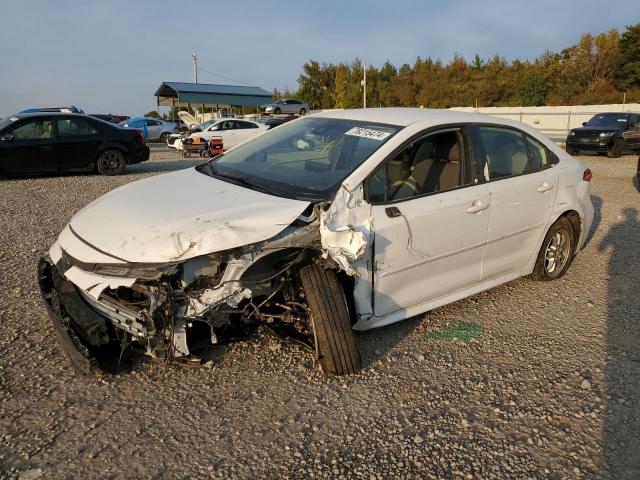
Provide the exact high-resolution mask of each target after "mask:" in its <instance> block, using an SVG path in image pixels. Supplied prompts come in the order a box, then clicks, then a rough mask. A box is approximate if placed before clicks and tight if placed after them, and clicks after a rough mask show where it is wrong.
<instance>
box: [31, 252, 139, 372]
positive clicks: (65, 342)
mask: <svg viewBox="0 0 640 480" xmlns="http://www.w3.org/2000/svg"><path fill="white" fill-rule="evenodd" d="M38 286H39V287H40V293H41V294H42V299H43V301H44V304H45V307H46V308H47V313H48V314H49V318H50V319H51V322H52V324H53V327H54V329H55V331H56V334H57V335H58V340H59V342H60V345H61V346H62V349H63V350H64V352H65V354H66V355H67V357H68V358H69V361H70V362H71V365H72V366H73V367H74V368H75V369H76V370H77V371H78V372H80V373H83V374H89V373H91V372H93V371H95V370H96V369H97V368H99V369H102V370H105V371H107V372H112V373H114V372H117V371H120V370H122V369H123V368H126V367H127V365H126V358H122V360H123V361H124V363H123V362H118V365H115V364H114V363H113V352H114V350H116V351H117V350H118V347H117V345H114V343H113V340H112V338H111V336H110V334H109V326H108V324H107V322H106V320H105V319H104V318H102V317H101V316H100V315H98V314H97V313H96V312H94V311H93V310H92V309H91V308H89V307H88V306H87V304H86V303H85V302H84V300H83V299H82V298H81V297H80V295H79V294H78V291H77V290H76V288H75V287H74V286H73V284H72V283H71V282H69V281H68V280H66V279H65V278H64V277H63V276H62V275H60V273H59V272H58V269H57V268H56V267H55V266H53V265H51V263H49V262H48V261H47V260H45V259H44V258H41V259H40V261H39V262H38ZM120 357H121V355H120V356H118V357H117V358H120Z"/></svg>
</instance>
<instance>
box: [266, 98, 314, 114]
mask: <svg viewBox="0 0 640 480" xmlns="http://www.w3.org/2000/svg"><path fill="white" fill-rule="evenodd" d="M309 110H311V109H310V108H309V104H308V103H305V102H301V101H300V100H291V99H288V100H287V99H284V98H281V99H280V100H276V101H275V102H273V103H269V104H267V105H262V111H263V112H264V113H274V114H276V115H278V114H280V113H287V114H293V115H306V114H307V113H308V112H309Z"/></svg>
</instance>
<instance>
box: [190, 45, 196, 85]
mask: <svg viewBox="0 0 640 480" xmlns="http://www.w3.org/2000/svg"><path fill="white" fill-rule="evenodd" d="M191 58H192V59H193V83H198V55H196V52H193V53H192V54H191Z"/></svg>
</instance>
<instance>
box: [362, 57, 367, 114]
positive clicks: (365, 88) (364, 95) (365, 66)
mask: <svg viewBox="0 0 640 480" xmlns="http://www.w3.org/2000/svg"><path fill="white" fill-rule="evenodd" d="M363 65H364V79H363V80H362V82H361V83H362V86H363V87H364V93H363V95H362V103H363V105H364V108H367V62H364V64H363Z"/></svg>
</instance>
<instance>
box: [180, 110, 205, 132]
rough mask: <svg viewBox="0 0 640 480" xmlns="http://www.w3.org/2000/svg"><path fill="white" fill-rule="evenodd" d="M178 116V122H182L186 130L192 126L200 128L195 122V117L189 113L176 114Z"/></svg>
mask: <svg viewBox="0 0 640 480" xmlns="http://www.w3.org/2000/svg"><path fill="white" fill-rule="evenodd" d="M178 116H179V117H180V120H182V121H183V122H184V124H185V125H186V126H187V128H191V127H193V126H200V122H199V121H197V120H196V119H195V117H194V116H193V115H191V114H190V113H189V112H185V111H180V112H178Z"/></svg>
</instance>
